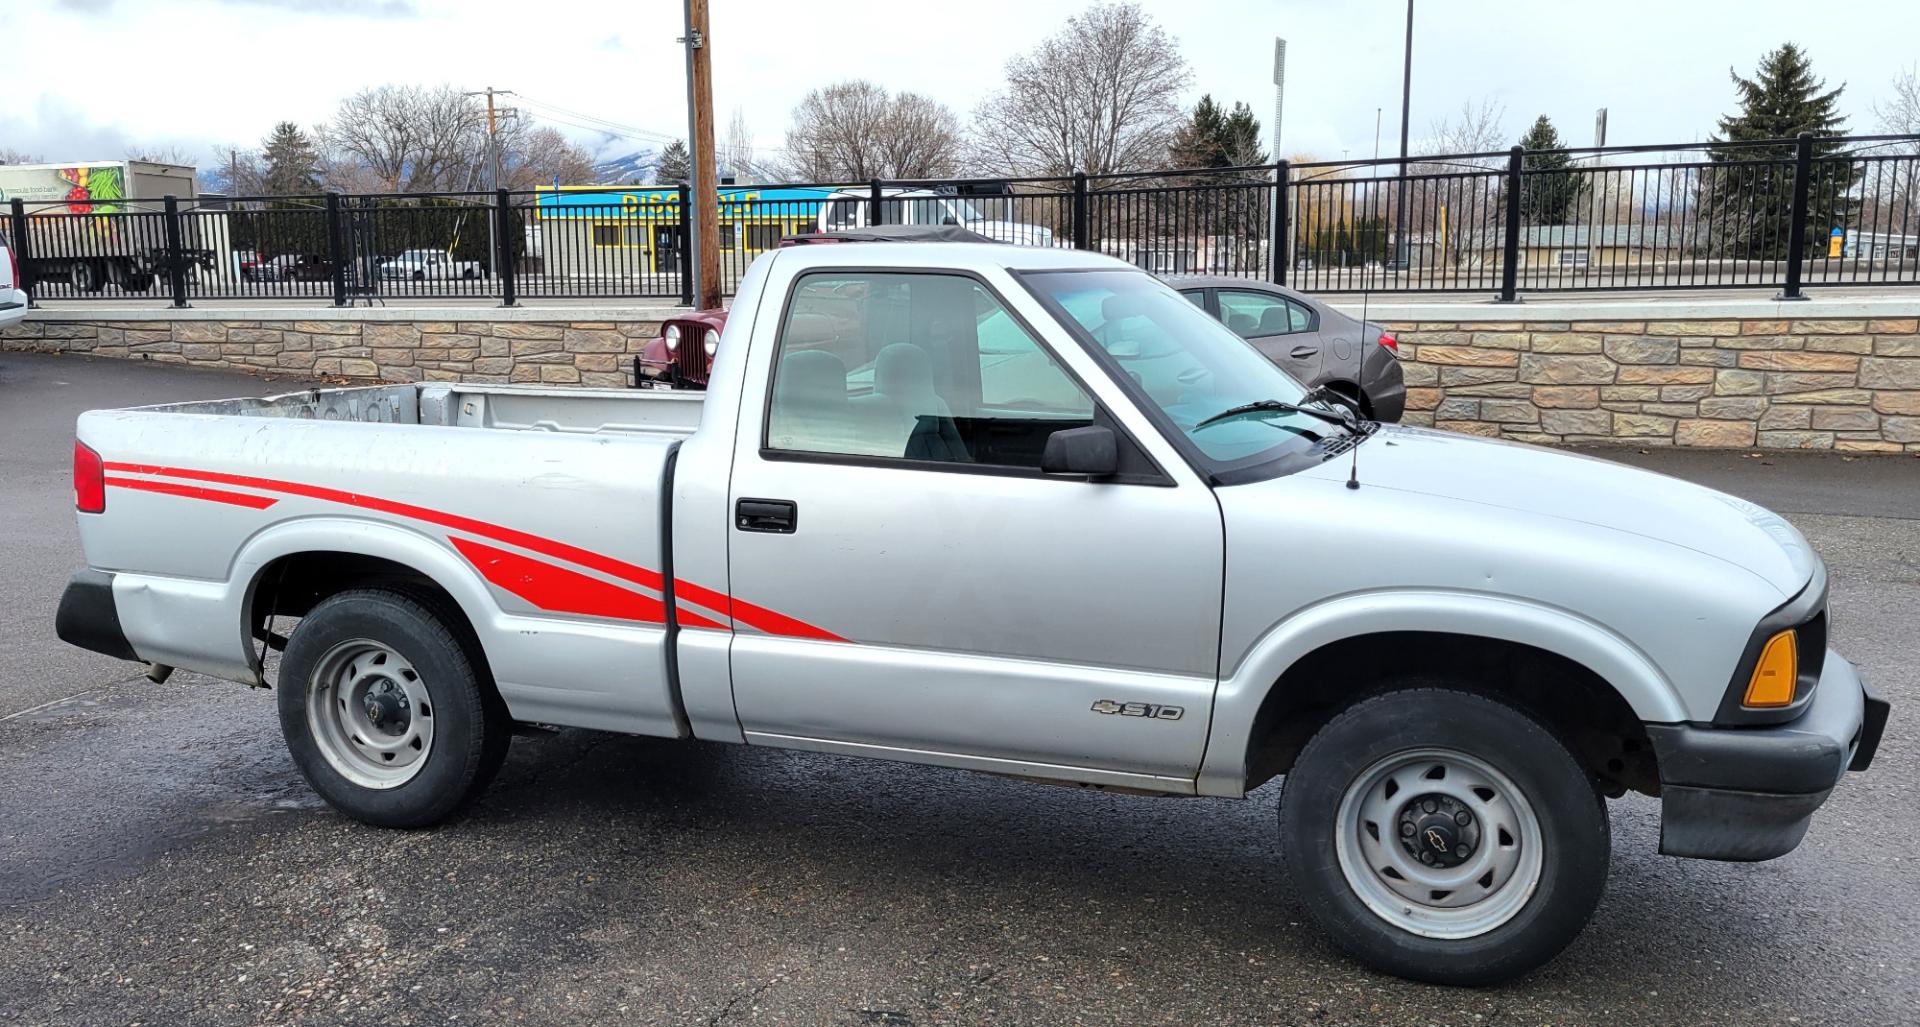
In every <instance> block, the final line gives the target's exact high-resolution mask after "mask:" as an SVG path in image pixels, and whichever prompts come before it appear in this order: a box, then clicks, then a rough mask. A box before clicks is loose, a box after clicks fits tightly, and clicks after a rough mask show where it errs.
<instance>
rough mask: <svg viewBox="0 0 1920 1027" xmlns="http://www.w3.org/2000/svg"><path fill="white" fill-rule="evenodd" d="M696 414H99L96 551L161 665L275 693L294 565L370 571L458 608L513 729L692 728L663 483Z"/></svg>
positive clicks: (526, 395)
mask: <svg viewBox="0 0 1920 1027" xmlns="http://www.w3.org/2000/svg"><path fill="white" fill-rule="evenodd" d="M700 409H701V403H700V397H699V396H698V395H695V394H671V393H649V392H639V391H624V390H587V389H549V388H539V387H532V388H529V387H519V386H510V385H500V386H494V385H455V384H441V383H428V384H412V385H383V386H372V387H364V388H344V389H310V390H306V391H302V392H291V393H286V394H283V395H279V396H268V397H265V398H258V399H253V398H248V399H226V400H212V401H204V402H193V403H173V404H166V405H162V406H150V407H141V408H134V409H123V410H95V411H90V412H88V413H86V414H83V415H82V416H81V418H80V423H79V430H78V436H79V441H80V442H81V443H82V444H83V445H85V446H86V447H89V448H90V449H91V450H93V451H94V452H95V453H97V454H99V459H100V460H101V461H102V463H103V464H104V468H105V485H106V501H105V508H104V510H102V511H101V512H99V513H90V514H85V515H83V516H81V518H80V537H81V542H82V544H83V545H84V546H85V548H86V552H87V562H88V564H89V565H90V566H91V567H92V568H94V569H95V570H97V571H101V572H105V573H109V574H112V575H113V585H112V587H113V592H114V595H115V597H116V601H117V604H118V608H119V617H120V620H121V625H122V629H123V631H124V633H125V635H126V638H127V640H128V642H129V643H130V644H131V645H132V647H133V649H134V651H135V652H136V653H138V655H139V656H140V658H142V659H145V660H149V661H152V662H157V663H162V664H166V665H169V666H177V667H182V668H186V669H191V670H199V671H203V672H206V673H211V674H216V675H220V676H224V677H229V678H234V679H237V680H242V681H251V682H258V681H260V680H261V678H260V666H261V664H260V659H259V655H258V651H257V648H256V647H255V646H254V644H253V640H252V639H250V638H249V637H248V634H249V630H250V626H251V625H252V624H253V623H255V621H256V613H257V609H256V597H257V596H260V595H263V594H271V593H272V592H273V590H274V588H275V585H274V582H275V581H276V580H277V576H278V574H279V570H278V568H280V567H283V566H285V563H286V561H288V560H305V561H309V562H311V561H318V562H320V563H323V564H324V563H330V562H335V561H339V560H342V559H359V560H365V559H368V558H372V559H377V560H381V561H386V562H387V564H389V565H391V566H395V567H403V568H410V569H412V570H413V571H414V572H417V573H419V574H420V575H423V576H425V577H426V578H427V579H429V580H431V581H432V582H434V583H435V584H437V585H438V586H439V587H441V588H442V589H444V590H445V592H446V593H447V594H448V595H449V596H450V597H451V598H452V599H453V600H454V602H455V603H457V604H458V605H459V606H460V607H461V608H462V610H463V611H464V612H465V613H466V615H467V619H468V621H469V622H470V623H471V624H472V625H473V628H474V630H475V632H476V634H477V635H478V636H479V638H480V639H481V641H482V643H483V644H484V647H485V651H486V653H487V658H488V661H489V664H490V666H489V670H490V672H491V674H492V675H493V679H494V681H495V683H496V685H497V687H498V688H499V691H500V694H501V696H502V697H503V698H504V699H505V700H506V702H507V704H508V706H509V707H510V708H511V709H512V712H513V714H514V716H515V717H516V718H518V719H521V720H532V721H540V722H544V723H553V724H566V725H574V726H580V727H594V728H603V729H607V730H615V731H626V732H632V733H637V734H655V735H669V736H671V735H677V734H680V733H682V732H683V727H682V724H681V721H680V717H679V714H678V712H677V711H678V707H677V706H676V705H675V703H674V701H673V700H672V698H671V696H670V693H669V687H668V675H667V670H666V662H665V661H666V653H665V648H664V640H665V637H666V625H665V623H664V618H665V614H664V605H663V603H664V600H665V598H666V596H665V592H664V587H665V583H664V579H663V571H664V570H665V568H666V567H667V566H668V565H669V564H668V556H667V554H666V552H665V550H664V546H663V525H662V523H661V514H662V511H663V508H664V502H663V493H662V489H663V484H664V482H665V479H666V474H667V468H668V467H669V465H670V461H671V460H672V458H673V453H674V450H675V447H677V446H678V445H679V444H680V443H681V441H682V440H683V439H684V438H685V437H686V436H688V435H690V434H691V433H692V431H693V429H694V428H695V426H696V425H698V423H699V420H700ZM462 429H496V431H494V432H490V433H489V432H480V431H468V430H462ZM341 554H355V555H354V556H353V557H345V556H342V555H341ZM556 654H558V655H556Z"/></svg>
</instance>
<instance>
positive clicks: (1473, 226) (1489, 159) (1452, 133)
mask: <svg viewBox="0 0 1920 1027" xmlns="http://www.w3.org/2000/svg"><path fill="white" fill-rule="evenodd" d="M1506 114H1507V110H1506V108H1505V107H1504V106H1502V105H1500V104H1498V103H1496V102H1494V101H1493V100H1482V101H1480V102H1479V103H1477V104H1476V103H1472V102H1462V103H1461V104H1460V109H1459V110H1458V111H1456V112H1455V113H1454V114H1453V115H1451V116H1449V117H1444V118H1436V119H1435V120H1434V121H1433V122H1431V123H1430V124H1429V126H1428V129H1427V137H1426V138H1425V139H1424V140H1422V141H1421V142H1420V143H1419V144H1417V147H1416V152H1417V151H1425V152H1426V153H1429V154H1432V155H1434V156H1437V157H1446V158H1447V159H1445V160H1419V159H1415V160H1412V161H1409V162H1408V165H1407V174H1408V175H1409V176H1412V181H1411V182H1409V183H1408V184H1407V187H1406V190H1405V192H1406V203H1405V208H1406V223H1407V231H1408V239H1409V240H1410V242H1411V243H1412V244H1414V245H1415V246H1417V247H1418V248H1419V249H1420V250H1421V251H1422V252H1423V253H1424V256H1423V255H1420V254H1414V255H1413V259H1414V261H1415V262H1416V263H1442V264H1446V265H1450V266H1453V267H1478V266H1481V265H1482V264H1484V263H1486V262H1488V261H1490V260H1492V259H1493V257H1494V255H1495V253H1496V252H1497V250H1498V249H1499V244H1500V242H1501V240H1502V235H1501V232H1502V228H1501V226H1502V224H1503V221H1502V219H1503V218H1504V217H1505V206H1504V204H1503V203H1502V202H1501V197H1502V195H1503V192H1502V190H1503V189H1504V184H1503V179H1502V176H1501V174H1500V169H1501V168H1504V167H1505V166H1506V157H1505V156H1504V155H1495V156H1486V157H1472V156H1465V157H1454V156H1451V155H1453V154H1476V153H1480V154H1491V153H1495V151H1504V150H1506V149H1507V148H1508V147H1509V146H1510V145H1511V143H1509V142H1508V139H1509V136H1508V133H1507V130H1506V128H1505V121H1506ZM1463 173H1464V174H1463ZM1422 176H1454V177H1422ZM1382 185H1383V187H1382V189H1381V190H1379V192H1380V195H1381V197H1382V199H1383V201H1384V202H1383V206H1384V208H1385V211H1384V212H1385V213H1386V214H1387V215H1388V216H1389V217H1390V219H1391V221H1392V223H1393V224H1395V225H1398V224H1399V218H1400V209H1401V202H1400V186H1399V185H1398V184H1391V185H1389V184H1385V183H1383V184H1382Z"/></svg>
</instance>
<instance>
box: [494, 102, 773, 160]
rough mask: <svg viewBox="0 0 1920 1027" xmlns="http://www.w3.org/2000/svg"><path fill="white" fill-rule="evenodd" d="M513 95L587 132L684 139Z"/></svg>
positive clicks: (756, 149)
mask: <svg viewBox="0 0 1920 1027" xmlns="http://www.w3.org/2000/svg"><path fill="white" fill-rule="evenodd" d="M515 96H516V97H517V98H518V99H519V100H520V102H522V103H525V104H528V105H530V106H534V107H539V108H541V109H542V113H541V114H540V117H541V118H542V119H544V120H547V121H552V122H556V123H558V124H562V125H567V126H569V127H571V128H578V129H583V130H585V131H589V132H604V133H606V134H608V135H611V136H614V137H615V138H619V139H630V140H634V141H636V142H661V143H683V142H685V141H686V140H684V139H682V138H681V137H679V136H677V135H673V134H671V133H667V132H656V131H654V130H652V129H646V128H640V127H639V126H636V125H629V124H626V123H624V122H619V121H614V120H612V119H611V118H603V117H600V116H599V115H597V114H588V113H585V112H584V111H577V110H573V109H572V108H569V107H562V106H560V105H559V104H556V103H548V102H547V101H545V100H536V99H533V98H531V97H528V96H525V95H524V94H518V93H516V94H515ZM569 119H572V120H569ZM583 122H584V123H583ZM746 148H747V149H749V150H752V151H754V152H755V153H768V154H784V153H786V152H787V151H786V148H785V147H780V146H754V145H752V144H748V145H747V147H746Z"/></svg>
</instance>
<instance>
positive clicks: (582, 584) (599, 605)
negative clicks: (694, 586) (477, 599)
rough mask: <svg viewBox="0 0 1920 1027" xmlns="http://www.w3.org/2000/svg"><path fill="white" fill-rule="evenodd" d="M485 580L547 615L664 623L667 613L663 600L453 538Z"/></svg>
mask: <svg viewBox="0 0 1920 1027" xmlns="http://www.w3.org/2000/svg"><path fill="white" fill-rule="evenodd" d="M448 541H450V542H452V543H453V548H455V549H458V550H460V555H462V556H464V557H466V558H467V559H468V560H469V561H471V562H472V563H473V565H474V566H475V567H478V568H479V569H480V575H481V577H484V578H486V579H487V580H488V581H491V582H493V583H494V584H496V585H498V586H500V587H501V588H503V589H506V590H507V591H509V592H512V593H513V594H514V595H517V596H519V597H520V598H522V599H525V600H526V601H527V602H529V603H532V604H533V605H534V606H536V607H539V608H540V609H542V610H546V611H548V612H549V613H577V614H581V615H582V616H587V617H609V618H612V619H614V620H631V621H642V622H644V623H647V624H664V623H666V621H667V608H666V607H665V606H664V605H662V604H661V602H660V600H658V599H655V598H653V597H652V596H644V595H641V594H640V593H638V592H630V591H628V590H626V589H624V588H621V587H619V586H618V585H609V584H607V583H606V582H604V581H601V580H600V579H599V578H590V577H588V576H586V575H585V574H581V573H579V572H578V571H570V570H567V569H566V568H565V567H555V566H554V565H553V564H550V563H542V562H540V561H539V560H535V559H533V558H532V557H527V556H521V555H520V554H519V553H510V552H508V551H506V550H504V549H495V548H493V547H492V546H489V545H483V544H481V543H479V542H475V541H473V540H472V539H465V538H452V539H449V540H448Z"/></svg>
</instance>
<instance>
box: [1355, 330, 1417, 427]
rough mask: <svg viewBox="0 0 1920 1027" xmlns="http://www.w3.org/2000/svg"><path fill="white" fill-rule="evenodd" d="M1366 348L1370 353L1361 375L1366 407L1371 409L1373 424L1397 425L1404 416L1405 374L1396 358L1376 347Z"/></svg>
mask: <svg viewBox="0 0 1920 1027" xmlns="http://www.w3.org/2000/svg"><path fill="white" fill-rule="evenodd" d="M1368 345H1369V346H1370V349H1369V350H1368V352H1367V355H1366V366H1365V368H1364V369H1363V373H1362V375H1361V378H1362V387H1363V388H1365V389H1366V392H1367V404H1368V405H1369V406H1370V407H1372V408H1373V409H1372V413H1373V419H1374V420H1376V421H1384V422H1387V423H1389V424H1397V423H1398V422H1399V420H1400V417H1401V415H1402V414H1405V413H1406V412H1407V382H1406V374H1405V372H1403V371H1402V370H1401V369H1400V358H1399V356H1398V355H1396V354H1395V353H1394V352H1393V351H1392V350H1390V349H1388V348H1386V347H1385V346H1381V345H1378V344H1368Z"/></svg>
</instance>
